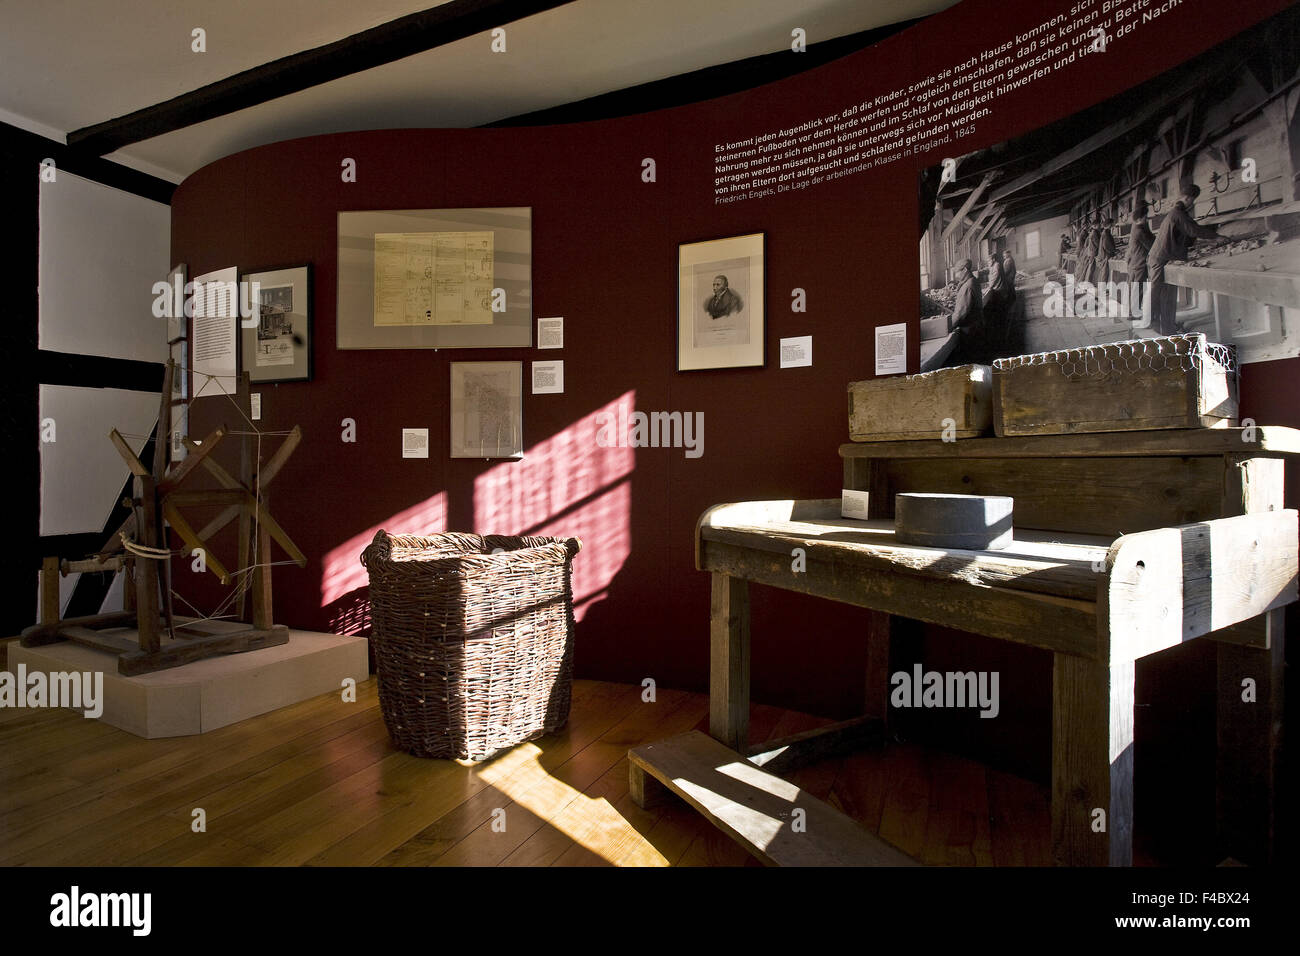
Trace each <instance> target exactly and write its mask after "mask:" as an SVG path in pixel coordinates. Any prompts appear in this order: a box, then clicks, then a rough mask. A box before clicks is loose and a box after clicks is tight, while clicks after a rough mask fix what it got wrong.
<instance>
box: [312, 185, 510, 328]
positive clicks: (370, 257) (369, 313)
mask: <svg viewBox="0 0 1300 956" xmlns="http://www.w3.org/2000/svg"><path fill="white" fill-rule="evenodd" d="M532 218H533V211H532V209H531V208H530V207H527V206H515V207H500V208H489V207H484V208H477V209H394V210H386V211H376V212H341V213H339V214H338V252H339V255H338V269H339V273H338V339H337V344H338V347H339V348H340V349H458V348H459V349H469V348H529V347H531V346H532V344H533V284H532V242H533V226H532Z"/></svg>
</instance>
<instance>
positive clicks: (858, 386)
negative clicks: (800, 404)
mask: <svg viewBox="0 0 1300 956" xmlns="http://www.w3.org/2000/svg"><path fill="white" fill-rule="evenodd" d="M991 379H992V371H991V370H990V369H989V367H988V366H987V365H961V366H958V367H957V368H941V369H936V370H935V371H933V372H923V373H921V374H920V375H900V376H897V377H894V378H877V379H871V380H869V381H865V382H850V383H849V438H851V439H852V440H853V441H898V440H911V439H922V438H946V437H955V438H976V437H978V436H980V435H983V434H985V433H986V432H987V431H988V430H989V425H990V423H991V422H992V420H993V405H992V384H991ZM945 432H946V433H945Z"/></svg>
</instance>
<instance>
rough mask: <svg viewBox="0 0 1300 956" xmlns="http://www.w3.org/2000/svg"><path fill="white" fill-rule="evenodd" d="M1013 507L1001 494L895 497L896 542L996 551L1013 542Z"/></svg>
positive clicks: (1010, 500) (910, 494)
mask: <svg viewBox="0 0 1300 956" xmlns="http://www.w3.org/2000/svg"><path fill="white" fill-rule="evenodd" d="M1013 504H1014V499H1012V498H1008V497H1004V496H1001V495H940V494H922V493H916V492H908V493H905V494H900V495H896V496H895V497H894V526H895V539H896V540H897V541H898V542H899V543H900V544H919V545H923V546H925V547H927V548H960V549H962V550H965V551H996V550H998V549H1000V548H1005V547H1006V546H1007V545H1009V544H1010V543H1011V539H1012V526H1011V518H1012V506H1013Z"/></svg>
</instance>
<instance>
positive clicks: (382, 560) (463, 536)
mask: <svg viewBox="0 0 1300 956" xmlns="http://www.w3.org/2000/svg"><path fill="white" fill-rule="evenodd" d="M399 538H400V539H403V542H404V543H402V544H401V545H399V546H400V547H402V548H412V549H414V548H427V549H429V550H430V551H433V550H435V549H436V550H438V551H439V552H441V553H439V554H438V556H437V557H428V558H420V557H410V558H402V559H400V560H399V559H396V558H393V557H392V556H391V550H392V548H393V541H394V539H399ZM475 540H477V541H478V545H477V546H478V547H481V548H487V547H489V543H490V542H508V541H525V540H527V541H531V542H532V543H531V544H529V545H526V546H524V547H518V548H505V549H504V550H502V551H491V550H487V551H475V550H470V549H469V548H465V549H464V550H457V549H456V548H455V547H454V546H458V545H463V544H472V542H474V541H475ZM449 545H450V546H451V547H449ZM556 547H559V548H561V549H563V550H564V552H565V560H566V561H572V560H573V557H574V555H576V554H577V553H578V552H579V551H581V550H582V540H581V539H580V538H574V537H570V538H558V537H553V536H549V535H501V534H483V535H481V534H477V533H473V532H461V531H447V532H439V533H437V534H432V535H418V534H400V533H398V534H395V533H390V532H388V531H386V530H384V529H382V528H381V529H380V530H379V531H377V532H375V537H374V539H373V540H372V541H371V542H370V544H369V545H367V546H366V548H365V550H364V551H362V552H361V554H360V556H359V560H360V562H361V565H362V566H363V567H365V568H366V569H367V570H369V569H373V568H384V567H388V568H393V567H402V568H423V569H442V570H454V569H456V568H458V567H462V566H466V565H469V566H478V567H492V566H493V565H507V564H514V563H518V562H521V561H526V560H532V561H547V560H551V558H552V557H553V556H554V549H555V548H556Z"/></svg>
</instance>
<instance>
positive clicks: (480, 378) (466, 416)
mask: <svg viewBox="0 0 1300 956" xmlns="http://www.w3.org/2000/svg"><path fill="white" fill-rule="evenodd" d="M451 457H452V458H522V457H524V363H523V362H452V363H451Z"/></svg>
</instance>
